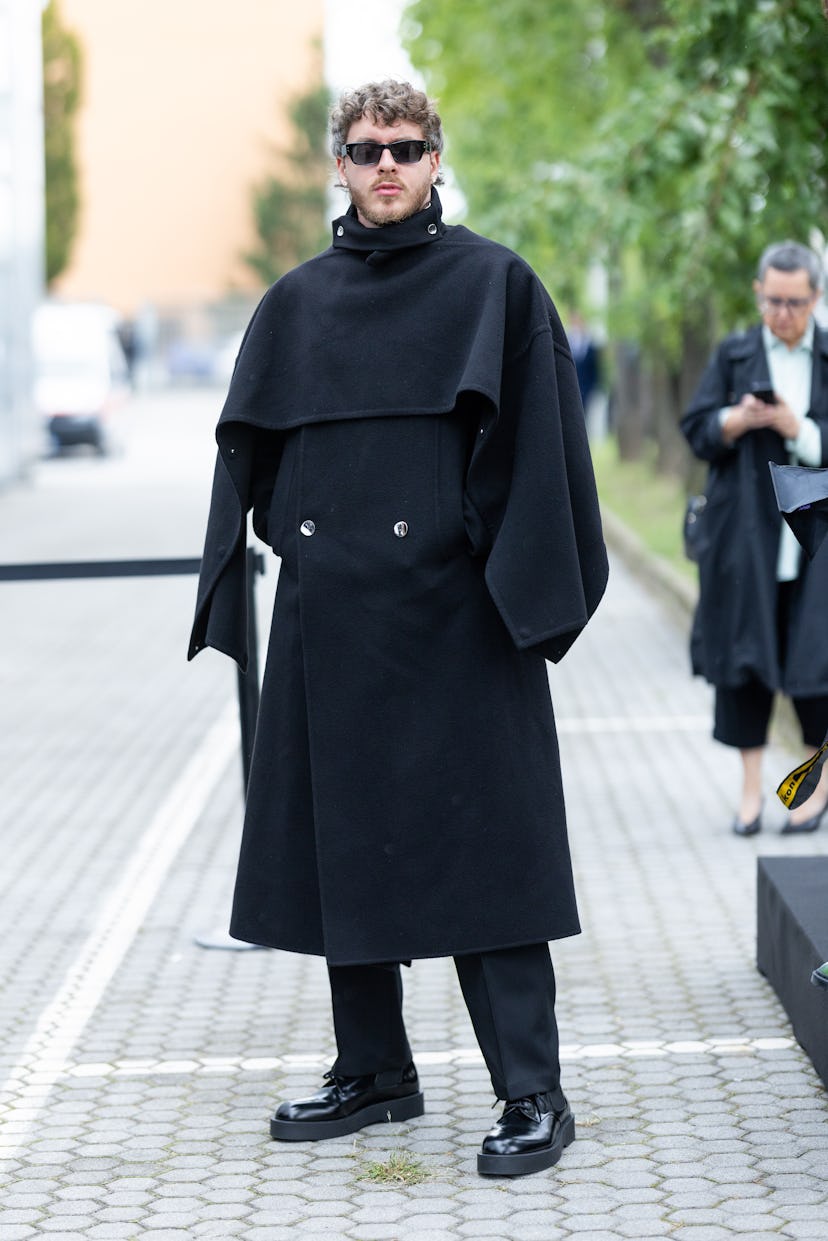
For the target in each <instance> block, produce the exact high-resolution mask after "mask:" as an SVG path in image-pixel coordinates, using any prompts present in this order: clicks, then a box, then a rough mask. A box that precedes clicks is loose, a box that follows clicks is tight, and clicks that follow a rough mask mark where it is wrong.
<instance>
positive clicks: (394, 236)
mask: <svg viewBox="0 0 828 1241" xmlns="http://www.w3.org/2000/svg"><path fill="white" fill-rule="evenodd" d="M442 146H443V137H442V129H441V125H440V118H439V116H438V115H437V113H436V111H435V108H434V105H433V103H432V102H431V101H430V100H428V99H427V98H426V96H425V95H424V94H423V93H422V92H420V91H417V90H415V89H414V88H413V87H411V86H409V85H408V83H400V82H382V83H373V84H370V85H368V86H366V87H363V88H362V89H360V90H358V91H353V92H348V93H346V94H345V95H344V96H343V97H342V99H341V100H340V102H339V104H338V105H337V107H336V108H335V109H334V112H333V116H332V149H333V153H334V155H335V157H336V165H337V172H338V177H339V181H340V184H341V185H342V186H343V188H345V189H346V190H347V192H348V195H349V197H350V200H351V206H350V208H349V210H348V211H347V213H346V214H345V215H343V216H341V217H340V218H339V219H338V220H335V221H334V227H333V244H332V246H331V248H330V249H328V250H326V251H325V252H324V253H323V254H321V255H319V256H318V257H317V258H315V259H311V260H310V262H307V263H304V264H303V265H302V266H300V267H298V268H296V269H295V270H294V271H292V272H289V273H288V274H287V275H286V276H284V277H283V278H282V279H281V280H279V281H278V282H277V283H276V284H275V285H274V286H273V287H272V288H271V289H270V291H269V292H268V293H267V294H266V295H265V297H264V299H263V301H262V303H261V305H260V306H259V309H258V310H257V312H256V314H255V316H254V318H253V320H252V322H251V325H250V327H249V329H248V332H247V335H246V338H245V340H244V342H243V344H242V347H241V352H240V354H239V358H238V361H237V363H236V368H235V372H234V376H233V380H232V382H231V385H230V391H229V393H228V398H227V402H226V405H225V407H224V410H223V411H222V415H221V419H220V422H219V428H218V432H217V436H218V441H219V457H218V462H217V466H216V476H215V484H214V492H213V501H212V507H211V515H210V521H209V526H208V532H207V541H206V546H205V553H204V560H203V564H202V575H201V582H200V590H199V601H198V609H197V617H196V623H195V627H194V631H193V641H192V646H191V654H194V653H195V652H196V651H198V650H199V649H200V648H201V647H202V646H203V645H212V646H215V647H216V648H217V649H219V650H222V651H225V652H226V653H228V654H231V655H233V656H234V657H235V658H237V659H238V660H239V661H240V662H242V663H243V662H244V659H245V636H244V635H245V632H246V625H245V615H244V598H245V595H244V563H245V558H244V543H245V523H244V515H245V513H246V511H247V510H248V509H249V508H251V507H252V508H253V524H254V528H255V529H256V531H257V533H259V535H260V537H262V538H263V539H264V540H266V541H267V542H268V543H269V544H270V546H272V547H273V549H274V551H275V552H276V553H277V555H279V556H280V557H281V567H280V572H279V582H278V588H277V594H276V604H275V610H274V617H273V627H272V631H271V641H270V649H269V652H268V660H267V668H266V671H265V676H264V683H263V686H262V698H261V708H260V712H259V720H258V726H257V731H256V741H255V747H254V752H253V758H252V764H251V772H250V782H249V788H248V797H247V808H246V815H245V826H244V834H243V840H242V849H241V859H240V863H239V871H238V877H237V883H236V893H235V901H234V907H233V915H232V921H231V928H230V929H231V933H232V934H233V935H234V936H236V937H238V938H239V939H244V940H250V941H251V942H254V943H261V944H265V945H269V946H271V947H274V948H282V949H288V950H292V951H295V952H308V953H315V954H318V955H320V956H324V957H325V958H326V960H327V964H328V972H329V978H330V985H331V995H332V1001H333V1015H334V1031H335V1035H336V1042H337V1050H338V1055H337V1058H336V1061H335V1063H334V1065H333V1067H332V1068H331V1070H330V1072H329V1073H328V1074H327V1076H326V1081H325V1084H324V1085H323V1087H322V1089H321V1090H320V1091H319V1092H318V1093H317V1094H315V1095H313V1096H310V1097H308V1098H305V1099H298V1100H294V1101H292V1102H289V1103H283V1104H281V1105H280V1107H279V1108H278V1110H277V1112H276V1114H275V1116H274V1117H273V1119H272V1120H271V1135H272V1136H273V1137H274V1138H276V1139H278V1140H281V1141H296V1140H301V1141H307V1140H314V1139H319V1138H327V1137H336V1136H339V1135H342V1134H346V1133H353V1132H355V1131H356V1130H358V1129H361V1128H362V1127H363V1126H365V1125H369V1124H374V1123H376V1122H378V1121H390V1120H398V1121H399V1120H407V1119H411V1118H413V1117H415V1116H419V1115H420V1114H421V1113H422V1111H423V1100H422V1094H421V1092H420V1087H419V1080H418V1075H417V1071H416V1068H415V1067H414V1063H413V1059H412V1053H411V1048H410V1046H409V1043H408V1038H407V1035H406V1031H405V1026H404V1023H403V1015H402V982H401V973H400V963H402V962H410V961H411V960H412V959H414V958H417V957H433V956H448V955H450V956H453V957H454V959H455V963H456V967H457V971H458V975H459V978H460V984H461V987H462V991H463V996H464V998H465V1001H466V1004H467V1007H468V1009H469V1013H470V1015H471V1019H472V1023H473V1025H474V1029H475V1033H476V1035H477V1038H478V1041H479V1043H480V1046H481V1050H482V1052H483V1055H484V1057H485V1060H486V1063H487V1066H488V1068H489V1072H490V1075H491V1079H492V1085H493V1088H494V1091H495V1094H496V1095H497V1096H498V1097H499V1098H500V1099H502V1100H504V1101H505V1107H504V1109H503V1114H502V1116H501V1118H500V1120H499V1121H498V1122H497V1124H496V1125H495V1126H494V1128H493V1129H492V1131H491V1133H489V1134H488V1135H487V1137H486V1138H485V1140H484V1143H483V1150H482V1151H481V1153H480V1155H479V1156H478V1170H479V1171H480V1172H481V1173H485V1174H499V1175H506V1176H513V1175H521V1174H523V1173H527V1172H535V1171H539V1170H540V1169H542V1168H547V1167H550V1166H551V1165H552V1164H554V1163H555V1162H556V1161H557V1160H558V1159H559V1158H560V1155H561V1151H562V1150H563V1148H564V1146H566V1145H568V1143H569V1142H571V1141H572V1139H573V1138H574V1135H575V1128H574V1122H573V1118H572V1113H571V1111H570V1109H569V1106H568V1104H567V1101H566V1098H565V1097H564V1095H563V1093H562V1090H561V1085H560V1064H559V1057H558V1033H557V1025H556V1019H555V978H554V973H553V969H552V963H551V960H550V956H549V947H548V942H547V941H548V940H550V939H558V938H561V937H562V936H567V935H573V934H576V933H577V931H578V918H577V912H576V906H575V895H574V890H573V883H572V873H571V865H570V859H569V846H568V843H567V834H566V822H565V815H564V807H563V797H562V788H561V775H560V768H559V760H558V751H557V743H556V737H555V726H554V720H553V715H552V706H551V702H550V698H549V683H548V677H547V671H546V664H545V662H544V658H547V659H551V660H558V659H560V658H561V657H562V656H563V655H564V653H565V652H566V650H567V649H568V648H569V646H570V645H571V643H572V642H574V640H575V638H576V637H577V635H578V634H579V633H580V631H581V629H582V628H583V627H584V625H585V624H586V623H587V620H588V618H589V616H590V615H591V613H592V611H593V610H594V608H595V607H596V606H597V604H598V601H599V599H600V597H601V594H602V592H603V590H604V585H605V582H606V576H607V562H606V554H605V550H604V544H603V539H602V535H601V524H600V518H599V512H598V504H597V497H596V494H595V484H594V480H593V475H592V464H591V460H590V455H589V449H588V445H587V438H586V432H585V427H584V417H583V410H582V408H581V402H580V398H579V395H578V385H577V380H576V375H575V367H574V365H573V362H572V355H571V353H570V351H569V347H568V345H567V342H566V337H565V335H564V331H563V328H562V326H561V323H560V320H559V318H558V315H557V313H556V311H555V308H554V306H553V305H552V302H551V301H550V299H549V296H548V295H547V293H546V292H545V290H544V289H543V287H542V285H541V284H540V282H539V280H538V279H537V277H536V276H535V275H534V273H533V272H532V271H531V270H530V268H529V267H528V266H527V265H526V264H525V263H524V262H523V261H522V260H521V259H519V258H518V257H517V255H515V254H513V253H512V252H511V251H509V250H506V249H505V248H504V247H502V246H498V245H496V244H495V243H493V242H491V241H488V240H486V239H485V238H482V237H479V236H477V235H476V234H474V233H472V232H470V231H469V230H468V229H466V228H463V227H447V226H446V225H445V224H444V223H443V220H442V215H441V208H440V199H439V196H438V194H437V191H436V189H435V185H436V183H437V182H438V181H439V179H440V156H441V151H442Z"/></svg>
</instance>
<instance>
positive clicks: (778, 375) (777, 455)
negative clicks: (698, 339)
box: [681, 241, 828, 836]
mask: <svg viewBox="0 0 828 1241" xmlns="http://www.w3.org/2000/svg"><path fill="white" fill-rule="evenodd" d="M821 287H822V268H821V264H820V261H819V259H818V258H817V256H816V255H815V254H814V253H813V251H811V250H810V249H808V248H807V247H806V246H802V245H799V244H798V243H797V242H793V241H783V242H778V243H776V244H774V245H771V246H768V248H767V249H766V250H765V251H764V253H763V254H762V257H761V259H760V261H759V269H758V273H757V277H756V279H755V280H754V282H753V288H754V292H755V294H756V304H757V309H758V312H759V315H760V317H761V322H760V323H757V324H756V325H755V326H753V327H751V328H749V329H748V330H747V331H746V332H739V333H735V334H733V335H730V336H728V337H726V339H725V340H724V341H722V343H721V344H720V345H719V346H718V348H717V349H716V351H715V352H714V354H713V357H712V358H711V360H710V362H709V364H708V366H707V369H706V370H705V372H704V374H703V376H702V378H701V381H700V383H699V386H698V388H697V390H696V392H695V394H694V396H693V399H692V400H691V402H690V405H689V407H688V409H687V411H686V413H685V414H684V416H683V418H682V420H681V428H682V431H683V433H684V435H685V436H686V438H687V440H688V442H689V444H690V447H691V448H692V450H693V452H694V454H695V455H696V456H697V457H699V458H700V459H701V460H703V461H706V462H707V463H708V466H709V469H708V478H707V485H706V488H705V492H706V497H707V503H706V506H705V508H704V514H703V517H702V519H701V520H702V522H703V533H702V536H701V538H700V540H699V542H698V564H699V603H698V607H697V609H696V613H695V616H694V618H693V627H692V633H691V640H690V653H691V663H692V668H693V672H694V674H695V675H697V676H703V677H705V679H706V680H707V681H709V682H710V684H712V685H713V686H714V687H715V709H714V727H713V736H714V737H715V738H716V740H718V741H721V742H722V743H723V744H725V745H729V746H733V747H735V748H736V749H738V750H739V753H740V756H741V764H742V787H741V793H740V796H739V800H738V808H737V810H736V814H735V818H734V820H733V824H732V830H733V831H734V832H735V833H736V834H737V835H739V836H753V835H756V833H757V832H759V831H760V830H761V828H762V801H763V797H762V758H763V753H764V748H765V745H766V743H767V733H768V725H769V722H770V716H771V709H772V706H773V700H774V696H775V694H776V693H777V692H778V691H781V692H783V693H785V694H786V695H788V696H789V697H790V698H791V700H792V703H793V706H794V710H795V711H796V714H797V717H798V719H799V723H800V726H801V729H802V738H803V743H804V746H805V749H806V753H808V754H810V753H813V752H815V750H816V748H817V747H818V746H819V745H820V744H821V741H822V738H823V736H824V735H825V731H826V728H828V625H826V624H825V617H826V615H828V542H826V543H825V544H824V545H823V547H822V548H821V549H820V551H819V552H817V554H816V555H815V556H814V558H813V559H812V560H810V559H808V557H807V556H805V555H804V554H803V552H802V550H801V548H800V547H799V545H798V544H797V542H796V539H795V538H794V537H793V535H792V534H791V532H790V530H789V529H788V527H787V526H785V525H784V523H783V522H782V520H781V518H780V516H779V511H778V509H777V506H776V501H775V498H774V493H773V487H772V484H771V478H770V471H769V468H768V462H770V461H776V462H779V463H780V464H784V463H794V464H800V465H810V466H825V465H828V333H825V332H824V331H823V330H821V329H820V328H819V326H818V325H817V323H816V322H815V320H814V317H813V311H814V308H815V306H816V303H817V301H818V299H819V294H820V289H821ZM826 810H828V779H826V778H823V780H822V781H821V783H820V784H819V785H818V786H817V788H816V790H815V792H814V793H813V795H812V797H811V798H810V799H809V800H808V801H807V802H806V803H805V804H804V805H803V806H801V807H799V808H798V809H797V810H794V811H791V812H790V814H789V816H788V819H787V821H786V823H785V824H784V826H783V828H782V832H783V833H784V834H792V833H796V832H811V831H816V829H817V828H818V827H819V825H820V822H821V821H822V818H823V816H824V815H825V812H826Z"/></svg>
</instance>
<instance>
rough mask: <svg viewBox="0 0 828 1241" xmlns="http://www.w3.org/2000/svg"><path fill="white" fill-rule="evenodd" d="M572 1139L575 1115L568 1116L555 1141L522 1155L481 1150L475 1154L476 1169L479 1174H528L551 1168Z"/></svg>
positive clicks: (573, 1136)
mask: <svg viewBox="0 0 828 1241" xmlns="http://www.w3.org/2000/svg"><path fill="white" fill-rule="evenodd" d="M574 1141H575V1117H574V1116H568V1117H567V1119H566V1120H565V1121H564V1123H563V1124H562V1125H561V1128H560V1131H559V1133H558V1139H557V1141H556V1142H552V1143H551V1144H550V1145H549V1146H543V1147H541V1148H540V1149H538V1150H533V1151H526V1153H525V1154H522V1155H487V1154H485V1153H484V1152H482V1151H481V1153H480V1154H479V1155H478V1156H477V1171H478V1172H479V1173H480V1175H481V1176H528V1174H529V1173H530V1172H543V1171H544V1169H545V1168H553V1167H554V1166H555V1164H556V1163H557V1162H558V1160H559V1159H560V1157H561V1155H562V1154H563V1152H564V1148H565V1147H567V1146H570V1145H571V1144H572V1143H573V1142H574Z"/></svg>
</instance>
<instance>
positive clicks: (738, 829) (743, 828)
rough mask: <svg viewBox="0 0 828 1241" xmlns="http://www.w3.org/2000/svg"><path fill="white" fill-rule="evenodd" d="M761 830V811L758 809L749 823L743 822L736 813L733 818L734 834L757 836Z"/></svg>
mask: <svg viewBox="0 0 828 1241" xmlns="http://www.w3.org/2000/svg"><path fill="white" fill-rule="evenodd" d="M761 830H762V811H761V810H760V811H759V813H758V814H757V816H756V818H755V819H751V821H750V823H743V822H742V820H741V819H740V818H739V816H738V815H737V816H736V818H735V819H734V820H733V834H734V836H757V835H758V834H759V832H761Z"/></svg>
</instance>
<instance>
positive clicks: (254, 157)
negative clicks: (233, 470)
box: [56, 0, 324, 313]
mask: <svg viewBox="0 0 828 1241" xmlns="http://www.w3.org/2000/svg"><path fill="white" fill-rule="evenodd" d="M60 5H61V12H62V15H63V20H64V22H65V24H66V25H68V26H69V27H70V28H72V29H73V30H74V31H75V32H76V33H77V35H78V36H79V38H80V40H81V43H82V45H83V51H84V62H85V73H84V80H85V85H84V100H83V104H82V108H81V111H80V114H79V122H78V157H79V171H80V177H81V189H82V197H83V201H82V218H81V227H80V231H79V235H78V239H77V242H76V245H75V249H74V253H73V258H72V264H71V267H70V269H69V270H68V271H67V272H66V273H64V275H63V276H62V277H61V279H60V281H59V282H58V284H57V286H56V291H57V292H59V293H60V294H62V295H64V296H71V297H83V298H89V297H92V298H102V299H104V300H106V301H109V302H111V303H113V304H114V305H115V306H117V307H118V308H119V309H120V310H122V311H124V312H125V313H131V312H132V311H134V310H135V309H136V308H137V307H138V306H140V305H141V304H142V303H144V302H145V301H150V302H152V303H154V304H156V305H158V306H165V305H180V304H182V303H188V304H191V303H193V302H200V301H203V300H205V299H207V300H212V299H214V298H216V297H220V296H222V295H223V294H225V293H227V292H229V291H232V290H237V289H241V290H251V289H255V288H256V287H257V281H256V278H255V276H254V275H253V274H252V273H251V272H250V271H249V269H247V268H246V267H245V265H244V263H243V262H242V261H241V260H240V258H239V255H240V253H241V252H242V251H243V250H244V249H246V248H247V247H248V246H250V245H251V244H252V242H253V236H254V230H253V222H252V213H251V190H252V186H253V184H254V183H255V182H256V181H257V180H258V179H259V178H260V177H261V176H262V174H263V173H266V172H269V171H271V170H273V169H274V166H275V164H274V160H275V157H274V154H273V147H274V146H276V147H281V148H282V149H284V147H286V146H287V145H288V144H289V140H290V126H289V123H288V122H287V121H286V117H285V105H286V103H287V102H288V101H289V100H290V99H291V98H292V96H294V95H295V94H297V93H298V92H300V91H302V90H303V89H305V88H306V87H307V86H309V85H311V84H312V82H313V80H314V74H317V75H318V74H319V73H321V48H320V44H321V38H322V29H323V8H324V4H323V0H301V2H297V0H60Z"/></svg>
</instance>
